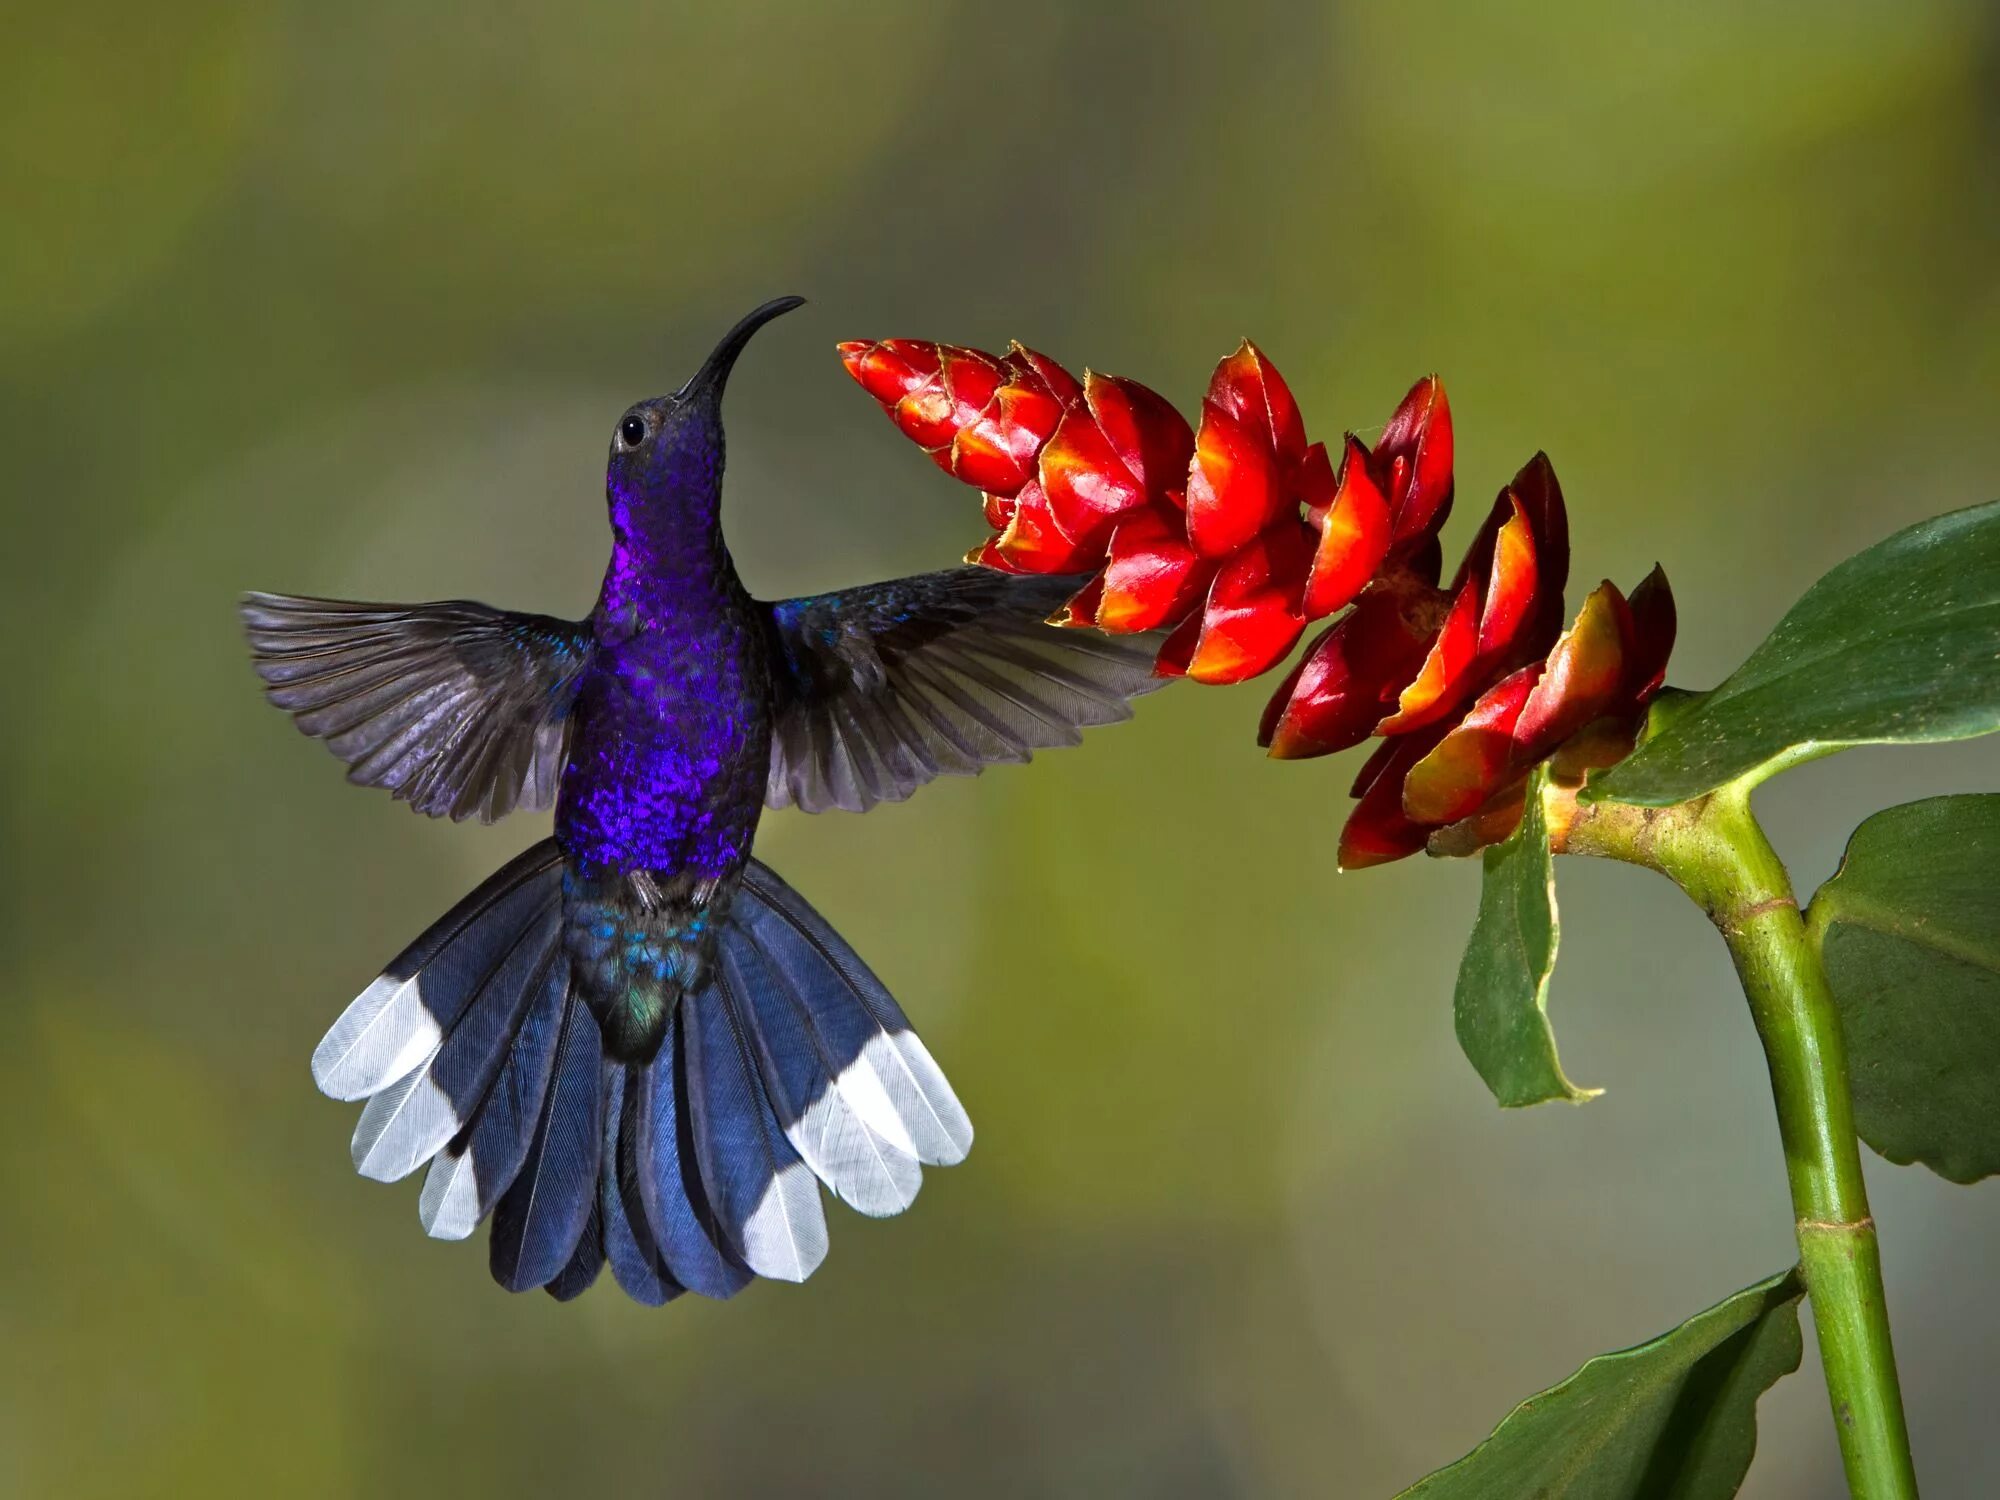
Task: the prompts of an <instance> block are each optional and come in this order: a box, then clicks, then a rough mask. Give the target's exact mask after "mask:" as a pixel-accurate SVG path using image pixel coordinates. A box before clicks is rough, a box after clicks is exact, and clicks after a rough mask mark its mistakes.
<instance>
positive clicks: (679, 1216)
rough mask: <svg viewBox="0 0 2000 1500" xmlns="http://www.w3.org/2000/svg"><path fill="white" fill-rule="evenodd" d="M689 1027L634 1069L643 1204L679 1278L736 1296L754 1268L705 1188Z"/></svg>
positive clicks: (692, 1287)
mask: <svg viewBox="0 0 2000 1500" xmlns="http://www.w3.org/2000/svg"><path fill="white" fill-rule="evenodd" d="M686 1054H687V1028H686V1027H685V1026H683V1025H682V1017H681V1016H680V1015H676V1016H675V1017H674V1019H673V1020H671V1021H669V1022H668V1023H667V1035H666V1039H665V1040H664V1041H663V1042H661V1044H660V1051H659V1054H658V1055H657V1056H656V1057H655V1058H654V1059H653V1061H652V1062H651V1063H650V1064H647V1065H646V1066H644V1067H641V1068H639V1069H637V1070H635V1072H634V1075H633V1076H634V1095H635V1097H634V1100H633V1113H632V1115H631V1117H630V1121H629V1125H628V1129H629V1130H630V1131H631V1133H632V1151H633V1155H634V1156H635V1157H636V1158H637V1159H638V1160H639V1161H640V1162H643V1163H646V1164H647V1165H648V1168H649V1170H646V1171H643V1172H641V1174H640V1176H639V1201H640V1204H641V1206H642V1207H643V1208H644V1210H645V1217H646V1222H647V1224H648V1225H649V1226H650V1227H651V1229H652V1231H653V1235H654V1238H655V1239H656V1241H657V1242H658V1244H659V1247H660V1254H661V1256H662V1257H663V1258H664V1259H665V1261H666V1263H667V1269H668V1270H669V1271H670V1272H672V1274H673V1278H674V1280H676V1281H678V1282H679V1283H680V1284H681V1285H682V1286H684V1287H686V1288H687V1289H688V1290H689V1291H691V1292H696V1293H699V1294H700V1295H701V1296H704V1297H733V1296H735V1295H736V1294H737V1293H738V1292H740V1291H742V1290H743V1288H745V1287H746V1286H748V1285H749V1284H750V1282H751V1280H752V1279H753V1278H752V1273H751V1271H750V1268H749V1267H748V1266H746V1265H744V1264H743V1263H742V1262H741V1261H740V1260H738V1259H737V1258H736V1255H735V1253H734V1252H733V1251H732V1250H731V1249H730V1248H729V1242H728V1237H727V1236H726V1235H725V1234H723V1232H722V1226H721V1224H720V1223H719V1222H718V1221H717V1218H716V1214H715V1210H714V1209H713V1208H712V1207H711V1206H710V1204H709V1198H708V1191H707V1189H706V1188H705V1187H704V1186H703V1185H702V1179H701V1170H700V1164H699V1161H698V1153H697V1152H696V1150H695V1141H694V1111H693V1109H692V1108H690V1107H689V1106H688V1104H687V1102H686V1101H687V1099H688V1097H689V1091H688V1086H687V1063H686Z"/></svg>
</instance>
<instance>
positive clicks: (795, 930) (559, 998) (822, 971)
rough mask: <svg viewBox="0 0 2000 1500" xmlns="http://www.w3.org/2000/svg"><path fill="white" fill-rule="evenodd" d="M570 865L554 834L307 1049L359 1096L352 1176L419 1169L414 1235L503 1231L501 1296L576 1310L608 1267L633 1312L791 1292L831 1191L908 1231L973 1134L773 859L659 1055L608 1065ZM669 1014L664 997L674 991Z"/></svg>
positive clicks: (728, 917) (892, 1010) (823, 1239)
mask: <svg viewBox="0 0 2000 1500" xmlns="http://www.w3.org/2000/svg"><path fill="white" fill-rule="evenodd" d="M562 879H563V865H562V860H561V856H560V853H559V852H558V851H557V849H556V847H555V845H554V843H553V841H544V843H542V844H540V845H537V846H536V847H535V848H533V849H530V850H529V851H527V852H526V853H525V854H523V855H522V856H521V857H520V858H518V859H516V860H514V861H513V862H512V863H511V864H509V865H508V866H507V867H506V868H505V869H503V870H502V871H500V872H499V874H497V875H495V876H494V877H493V878H492V879H491V880H488V881H487V882H486V883H485V884H484V885H482V886H481V887H480V888H479V889H478V890H477V891H475V892H474V893H473V894H472V895H471V896H469V897H468V898H467V899H466V900H465V901H462V902H460V903H459V905H458V906H457V907H455V908H454V909H453V910H452V912H451V913H449V914H448V915H447V916H446V917H445V918H443V919H442V920H441V921H439V922H437V923H435V924H434V925H433V926H432V928H431V929H430V931H428V932H426V933H425V934H424V936H423V937H422V938H420V939H419V940H418V941H417V942H416V943H414V944H412V945H411V946H410V947H409V948H408V949H407V950H405V952H404V953H403V954H402V955H401V956H399V957H398V959H397V960H396V962H395V963H394V964H392V965H391V966H390V968H389V971H388V972H387V973H385V974H384V975H383V976H382V978H381V979H379V980H377V981H376V982H375V984H373V985H371V986H370V987H369V989H368V990H367V991H365V992H364V993H363V995H362V996H361V997H360V998H359V999H357V1000H356V1002H355V1003H354V1004H353V1005H351V1006H349V1007H348V1010H347V1012H346V1013H345V1014H343V1015H342V1017H341V1018H340V1020H339V1021H338V1022H336V1023H335V1025H334V1027H333V1029H332V1031H330V1032H329V1033H328V1035H327V1038H326V1040H325V1041H323V1042H322V1043H321V1044H320V1048H319V1050H318V1052H316V1053H315V1055H314V1076H315V1077H316V1078H317V1079H318V1080H319V1082H320V1084H321V1086H322V1088H324V1089H325V1090H326V1091H327V1092H328V1093H331V1094H334V1095H335V1096H336V1097H341V1098H362V1097H365V1098H367V1099H368V1101H369V1102H368V1103H367V1105H366V1106H365V1107H364V1108H363V1110H362V1114H361V1121H360V1124H359V1126H358V1127H357V1129H356V1131H355V1137H354V1158H355V1164H356V1166H357V1168H358V1169H359V1170H360V1171H361V1172H362V1173H364V1174H365V1175H367V1176H371V1177H378V1178H382V1179H385V1180H387V1179H391V1178H396V1177H400V1176H403V1175H404V1174H406V1173H408V1172H410V1171H413V1170H414V1169H415V1168H416V1167H418V1166H420V1165H422V1164H423V1163H424V1162H425V1161H427V1160H428V1161H429V1162H430V1171H429V1174H428V1176H427V1177H426V1179H425V1182H424V1188H423V1193H422V1195H421V1198H420V1200H419V1215H420V1217H421V1219H422V1222H423V1226H424V1228H425V1230H426V1231H427V1232H428V1233H430V1234H432V1235H433V1236H436V1237H438V1238H444V1239H462V1238H464V1237H466V1236H467V1235H469V1234H471V1233H472V1231H473V1229H474V1228H476V1227H477V1226H478V1224H479V1223H480V1221H481V1220H483V1219H485V1218H486V1217H487V1216H488V1214H489V1213H490V1214H491V1215H492V1219H493V1227H492V1235H491V1243H490V1244H489V1246H488V1250H489V1256H490V1261H491V1269H492V1273H493V1277H494V1279H495V1280H496V1281H498V1282H499V1283H500V1284H501V1285H502V1286H504V1287H507V1288H508V1289H509V1290H513V1291H522V1290H526V1289H527V1288H529V1287H536V1286H539V1287H544V1288H546V1289H547V1290H548V1291H549V1293H550V1294H551V1295H553V1296H555V1297H558V1298H560V1299H562V1300H568V1299H569V1298H571V1297H574V1296H577V1295H580V1294H581V1293H582V1292H583V1291H584V1290H585V1289H586V1288H587V1287H589V1286H590V1285H591V1284H592V1283H593V1282H594V1281H595V1280H596V1279H597V1277H598V1276H599V1275H600V1273H601V1272H602V1270H603V1268H604V1266H605V1265H607V1264H608V1265H609V1266H610V1267H611V1270H612V1275H613V1277H614V1278H615V1279H616V1280H617V1282H618V1284H619V1286H620V1287H622V1288H623V1289H624V1290H625V1292H626V1293H627V1294H628V1295H630V1296H631V1297H632V1298H633V1299H634V1300H636V1301H639V1302H643V1303H647V1304H650V1305H657V1304H659V1303H663V1302H667V1301H671V1300H672V1299H673V1298H675V1297H677V1296H679V1295H680V1294H681V1293H682V1291H684V1290H685V1291H693V1292H696V1293H699V1294H701V1295H703V1296H708V1297H729V1296H733V1295H734V1294H735V1293H737V1292H738V1291H741V1290H742V1289H743V1288H744V1287H745V1286H747V1285H748V1284H749V1283H750V1282H751V1281H752V1280H754V1279H755V1278H756V1277H757V1276H760V1275H761V1276H766V1277H771V1278H774V1279H779V1280H788V1281H802V1280H804V1279H805V1278H806V1277H807V1276H810V1275H811V1274H812V1272H813V1271H814V1270H815V1269H816V1268H817V1267H818V1266H819V1264H820V1261H821V1260H822V1259H823V1258H824V1257H825V1255H826V1250H827V1228H826V1219H825V1214H824V1210H823V1208H822V1205H821V1202H820V1195H819V1188H820V1184H821V1183H824V1184H825V1185H826V1186H827V1187H828V1188H829V1189H831V1190H832V1191H833V1192H834V1194H835V1195H836V1196H838V1197H840V1198H842V1199H843V1200H845V1201H846V1202H848V1203H849V1204H851V1205H853V1206H854V1207H855V1208H857V1209H859V1210H860V1211H862V1212H864V1213H868V1214H875V1215H887V1214H894V1213H899V1212H901V1211H902V1210H903V1209H905V1208H907V1207H908V1206H909V1205H910V1203H911V1202H912V1201H913V1200H914V1199H915V1197H916V1195H917V1192H918V1189H919V1188H920V1186H921V1184H922V1165H923V1164H933V1165H942V1164H949V1163H952V1162H956V1161H958V1160H960V1159H961V1158H963V1156H964V1155H965V1153H966V1150H967V1149H968V1147H969V1146H970V1145H971V1141H972V1126H971V1122H970V1121H969V1120H968V1119H967V1118H966V1114H965V1110H964V1108H963V1107H962V1106H961V1105H960V1104H959V1102H958V1098H957V1096H956V1095H955V1094H954V1093H953V1092H952V1090H951V1086H950V1084H949V1083H947V1082H946V1081H945V1078H944V1074H943V1073H942V1072H941V1071H940V1070H939V1069H938V1066H937V1064H936V1063H935V1062H934V1061H933V1060H932V1058H931V1056H930V1053H929V1052H928V1051H927V1050H926V1049H925V1047H924V1045H923V1043H922V1042H920V1041H919V1040H918V1039H917V1037H916V1034H915V1033H914V1032H913V1031H912V1030H911V1029H910V1025H909V1021H908V1019H907V1018H906V1017H905V1016H904V1015H903V1012H902V1010H901V1008H900V1007H898V1006H897V1004H896V1002H895V1001H894V1000H893V999H892V998H891V997H890V995H889V992H888V991H887V990H886V989H885V988H883V986H882V984H881V982H880V981H879V980H878V979H876V978H875V976H874V975H873V974H872V973H870V972H869V970H868V968H867V966H866V965H865V964H863V963H862V962H861V960H860V959H859V957H857V956H856V955H855V953H854V951H853V950H852V949H851V948H849V947H848V946H847V944H846V943H845V942H844V941H842V940H841V938H840V937H839V936H838V935H837V934H836V933H835V932H834V931H833V929H832V928H831V927H830V926H829V925H828V924H827V923H826V922H825V920H824V919H823V918H821V917H820V916H819V914H818V913H817V912H815V911H814V910H813V909H812V907H811V906H810V905H808V904H807V903H806V901H805V900H804V899H803V898H802V897H800V896H799V895H798V893H797V892H795V891H793V890H792V889H791V887H790V886H788V885H786V884H785V883H784V881H783V880H781V879H779V878H778V876H777V875H775V874H774V873H773V872H772V871H770V870H769V869H768V868H766V867H765V866H763V865H761V864H757V863H756V862H754V861H753V862H752V863H751V865H750V866H749V868H748V869H747V870H746V871H745V873H744V877H743V881H742V884H741V885H740V887H739V888H738V889H737V890H736V892H735V895H734V899H733V902H731V903H730V904H729V905H727V906H718V908H717V924H716V926H715V928H714V929H713V930H714V933H715V944H716V946H715V950H714V951H715V958H714V962H713V964H712V967H711V968H710V969H709V971H708V973H707V975H706V978H705V982H701V983H700V987H699V988H697V989H695V990H693V991H691V992H688V993H685V994H681V995H679V996H678V998H677V1000H675V1001H674V1004H673V1009H672V1010H671V1011H670V1013H669V1019H668V1023H667V1027H666V1032H665V1036H664V1038H663V1040H662V1041H661V1043H660V1045H659V1047H658V1049H657V1051H656V1052H655V1053H654V1054H653V1055H652V1056H651V1057H650V1058H648V1059H647V1060H645V1061H643V1062H640V1061H625V1060H622V1059H620V1058H618V1057H611V1056H607V1055H606V1051H605V1034H604V1032H603V1031H602V1030H601V1029H600V1026H599V1023H598V1021H597V1019H596V1016H595V1014H594V1012H593V1010H592V1007H591V1005H590V1004H588V1003H586V1001H585V998H584V997H583V995H581V994H580V993H579V992H578V990H577V988H576V986H575V984H574V983H573V974H572V969H571V961H570V956H569V945H568V943H567V941H566V935H565V927H564V923H565V921H566V920H567V919H566V917H565V916H564V914H563V912H562V910H561V899H560V898H561V893H562ZM670 998H672V997H670Z"/></svg>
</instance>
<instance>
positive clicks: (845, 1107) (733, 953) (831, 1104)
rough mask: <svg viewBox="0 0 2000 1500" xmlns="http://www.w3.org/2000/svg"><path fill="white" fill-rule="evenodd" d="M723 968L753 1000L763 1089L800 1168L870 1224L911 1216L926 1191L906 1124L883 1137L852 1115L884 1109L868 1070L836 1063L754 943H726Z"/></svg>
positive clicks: (735, 988) (739, 992)
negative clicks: (858, 1099)
mask: <svg viewBox="0 0 2000 1500" xmlns="http://www.w3.org/2000/svg"><path fill="white" fill-rule="evenodd" d="M722 965H723V972H724V974H726V975H727V976H728V978H729V989H730V993H731V994H732V995H735V996H742V997H748V1000H749V1011H750V1021H751V1025H750V1028H749V1029H750V1030H751V1032H752V1033H753V1035H754V1037H755V1040H756V1045H757V1054H758V1062H759V1064H760V1065H761V1067H762V1070H763V1075H764V1085H765V1088H766V1089H767V1090H768V1092H769V1094H770V1098H771V1102H772V1103H773V1104H774V1105H776V1106H777V1112H778V1118H779V1119H780V1120H781V1121H782V1122H784V1129H785V1138H786V1139H787V1140H789V1141H790V1142H791V1143H792V1149H793V1150H795V1151H797V1152H798V1154H799V1158H800V1160H802V1161H803V1162H805V1164H806V1165H807V1166H808V1167H809V1168H811V1169H812V1173H813V1175H814V1176H815V1177H817V1178H819V1180H820V1181H821V1182H824V1183H825V1184H826V1185H827V1186H828V1187H829V1188H831V1189H833V1191H834V1193H835V1194H836V1195H837V1196H839V1197H840V1198H842V1199H844V1200H845V1201H846V1202H847V1203H849V1204H851V1205H852V1206H853V1207H854V1208H856V1209H858V1210H859V1211H860V1212H862V1213H864V1214H868V1215H870V1216H871V1217H874V1218H885V1217H887V1216H889V1215H891V1214H899V1213H901V1212H902V1211H903V1210H904V1209H906V1208H908V1207H909V1206H910V1205H911V1204H912V1203H913V1202H915V1201H916V1197H917V1190H918V1188H920V1187H921V1186H922V1185H923V1178H924V1173H923V1168H922V1167H921V1166H920V1165H918V1162H917V1157H916V1152H915V1149H914V1147H913V1146H912V1145H911V1143H910V1139H909V1136H908V1134H907V1132H905V1131H904V1130H903V1128H902V1122H901V1121H900V1120H898V1119H894V1118H893V1116H892V1117H891V1118H890V1119H889V1121H888V1122H887V1123H888V1125H889V1128H890V1130H891V1131H892V1135H888V1136H885V1135H884V1134H883V1133H882V1132H881V1131H878V1130H876V1129H875V1128H874V1127H873V1126H871V1125H870V1124H869V1122H868V1118H867V1114H866V1113H864V1111H863V1110H862V1109H858V1108H856V1106H855V1103H854V1097H855V1096H856V1095H865V1097H866V1099H867V1103H868V1104H869V1105H876V1104H878V1102H879V1104H880V1105H886V1104H887V1102H888V1101H887V1097H886V1095H883V1094H882V1092H881V1089H880V1086H879V1085H878V1084H877V1083H876V1082H875V1079H874V1077H873V1074H872V1071H871V1070H870V1069H869V1068H868V1065H867V1064H866V1063H865V1062H863V1063H860V1064H859V1067H858V1069H857V1068H856V1066H855V1061H854V1060H850V1062H849V1064H848V1066H846V1067H843V1066H842V1064H841V1063H840V1062H839V1061H837V1060H836V1058H835V1054H834V1049H833V1046H832V1045H830V1044H829V1042H828V1039H827V1038H826V1036H825V1035H824V1034H823V1033H822V1032H821V1030H820V1027H819V1025H818V1024H817V1022H816V1021H815V1019H814V1017H813V1014H812V1011H811V1010H810V1009H809V1008H808V1007H807V1005H806V1004H805V1002H804V1001H803V1000H801V999H800V998H799V997H798V995H797V994H796V993H795V992H794V990H793V988H792V982H791V980H790V979H789V978H788V977H787V976H786V974H785V972H784V971H783V970H782V969H780V968H778V967H777V966H776V965H775V964H774V963H771V962H770V961H768V960H767V959H766V957H765V956H764V954H763V953H762V952H761V951H760V950H758V949H757V948H756V947H755V946H754V945H753V944H752V943H748V942H739V943H732V942H728V941H726V940H725V941H724V943H723V945H722ZM864 1083H865V1088H864ZM872 1112H874V1113H875V1114H876V1115H877V1117H878V1118H880V1117H881V1115H882V1113H883V1111H882V1110H881V1109H880V1108H877V1109H875V1110H873V1111H872Z"/></svg>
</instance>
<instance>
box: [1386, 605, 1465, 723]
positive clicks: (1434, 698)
mask: <svg viewBox="0 0 2000 1500" xmlns="http://www.w3.org/2000/svg"><path fill="white" fill-rule="evenodd" d="M1478 650H1479V591H1478V590H1477V589H1475V588H1473V587H1472V586H1471V585H1469V584H1468V585H1467V586H1466V587H1464V588H1461V589H1460V590H1459V591H1458V596H1457V597H1456V598H1455V599H1453V600H1452V601H1451V612H1450V613H1449V614H1447V615H1446V616H1445V619H1444V624H1443V626H1442V627H1440V629H1439V630H1438V633H1437V635H1436V636H1435V637H1434V638H1433V639H1432V641H1431V646H1430V650H1429V652H1428V653H1427V654H1426V655H1425V657H1424V663H1423V666H1422V667H1421V668H1419V669H1418V672H1417V675H1416V677H1415V678H1414V679H1412V681H1411V682H1410V684H1409V686H1407V687H1406V688H1404V689H1403V692H1402V696H1401V697H1399V698H1398V699H1397V700H1396V712H1395V713H1394V714H1392V715H1391V716H1390V717H1388V718H1386V719H1384V720H1383V721H1382V722H1381V723H1380V724H1379V725H1377V726H1376V729H1375V732H1376V733H1377V734H1408V733H1409V732H1410V731H1411V730H1413V729H1421V728H1423V727H1424V726H1425V725H1426V724H1434V723H1436V722H1437V721H1438V720H1439V719H1441V718H1443V717H1444V716H1445V715H1446V714H1448V713H1450V712H1451V710H1452V709H1453V708H1455V707H1456V706H1457V705H1458V702H1459V700H1460V699H1462V698H1463V697H1464V696H1465V693H1466V690H1467V689H1468V688H1469V687H1471V686H1472V679H1471V669H1472V665H1473V662H1474V661H1475V660H1476V659H1477V654H1478Z"/></svg>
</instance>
